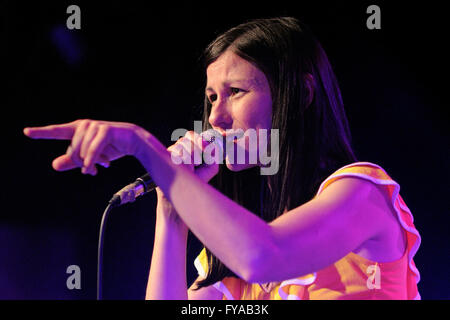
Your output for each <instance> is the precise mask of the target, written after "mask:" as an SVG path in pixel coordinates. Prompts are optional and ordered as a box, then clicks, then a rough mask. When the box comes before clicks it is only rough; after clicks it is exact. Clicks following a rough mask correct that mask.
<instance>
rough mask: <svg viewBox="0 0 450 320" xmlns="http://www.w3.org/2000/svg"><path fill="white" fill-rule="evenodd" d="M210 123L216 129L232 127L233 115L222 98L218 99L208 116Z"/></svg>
mask: <svg viewBox="0 0 450 320" xmlns="http://www.w3.org/2000/svg"><path fill="white" fill-rule="evenodd" d="M208 121H209V124H210V125H211V126H212V127H213V128H215V129H217V128H218V129H223V130H226V129H228V128H231V124H232V117H231V114H230V112H229V110H228V107H227V104H226V103H225V102H224V101H222V99H217V100H216V101H215V103H214V106H213V107H212V108H211V112H210V114H209V118H208Z"/></svg>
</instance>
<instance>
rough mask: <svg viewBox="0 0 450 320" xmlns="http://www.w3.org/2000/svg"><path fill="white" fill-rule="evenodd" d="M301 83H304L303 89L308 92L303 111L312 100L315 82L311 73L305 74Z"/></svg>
mask: <svg viewBox="0 0 450 320" xmlns="http://www.w3.org/2000/svg"><path fill="white" fill-rule="evenodd" d="M303 81H304V82H305V88H306V89H307V90H308V97H307V100H306V101H307V102H306V106H305V109H306V108H308V107H309V106H310V105H311V103H312V102H313V99H314V91H315V82H314V77H313V75H312V74H311V73H307V74H305V75H304V76H303Z"/></svg>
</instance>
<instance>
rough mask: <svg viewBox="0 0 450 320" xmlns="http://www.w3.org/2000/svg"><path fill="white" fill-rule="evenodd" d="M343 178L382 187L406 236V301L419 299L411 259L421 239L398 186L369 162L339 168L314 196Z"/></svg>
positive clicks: (417, 271) (416, 278)
mask: <svg viewBox="0 0 450 320" xmlns="http://www.w3.org/2000/svg"><path fill="white" fill-rule="evenodd" d="M343 177H358V178H361V179H365V180H369V181H371V182H373V183H374V184H377V185H379V186H382V187H383V190H384V191H385V192H386V194H387V195H388V196H389V198H390V200H391V204H392V206H393V208H394V210H395V212H396V213H397V218H398V221H399V223H400V225H401V226H402V228H403V229H404V230H405V231H406V235H407V253H408V272H407V286H408V288H407V290H408V299H415V300H417V299H420V294H419V292H418V289H417V283H418V282H419V281H420V273H419V270H418V269H417V268H416V265H415V263H414V260H413V258H414V256H415V254H416V253H417V250H418V249H419V246H420V242H421V238H420V234H419V232H418V231H417V229H416V227H415V226H414V218H413V215H412V214H411V211H410V210H409V208H408V207H407V206H406V204H405V202H404V201H403V199H402V197H401V196H400V185H399V184H398V183H397V182H395V181H394V180H392V178H391V177H390V176H389V175H388V174H387V173H386V172H385V171H384V170H383V168H381V167H380V166H378V165H376V164H373V163H370V162H355V163H352V164H350V165H347V166H344V167H342V168H340V169H339V170H337V171H336V172H335V173H333V174H332V175H331V176H329V177H328V178H327V179H326V180H325V181H323V182H322V184H321V185H320V187H319V190H318V192H317V195H316V196H318V195H319V194H320V193H321V192H322V191H323V190H324V189H325V188H326V187H327V186H328V185H330V184H331V183H332V182H333V181H336V180H338V179H340V178H343Z"/></svg>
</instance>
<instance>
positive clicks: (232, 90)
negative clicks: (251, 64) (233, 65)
mask: <svg viewBox="0 0 450 320" xmlns="http://www.w3.org/2000/svg"><path fill="white" fill-rule="evenodd" d="M230 91H231V95H235V94H238V93H240V92H243V91H244V90H242V89H239V88H233V87H232V88H230Z"/></svg>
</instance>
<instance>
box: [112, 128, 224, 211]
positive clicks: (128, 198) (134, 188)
mask: <svg viewBox="0 0 450 320" xmlns="http://www.w3.org/2000/svg"><path fill="white" fill-rule="evenodd" d="M200 135H201V136H202V137H203V139H205V140H207V141H209V142H210V143H214V144H215V145H216V146H217V147H219V148H220V150H221V151H222V153H223V150H224V148H223V141H222V139H223V137H222V135H221V134H220V133H219V132H217V131H215V130H214V129H209V130H207V131H204V132H202V133H201V134H200ZM197 167H201V165H200V166H197ZM156 187H157V185H156V183H155V182H154V181H153V179H152V177H150V174H148V173H146V174H144V175H143V176H141V177H139V178H137V179H136V180H135V181H134V182H133V183H130V184H129V185H127V186H125V187H124V188H122V189H120V190H119V191H118V192H116V193H115V194H114V195H113V197H112V198H111V200H109V204H110V206H111V207H118V206H121V205H123V204H125V203H128V202H134V201H135V200H136V199H137V198H139V197H141V196H143V195H145V194H147V193H150V192H152V191H153V190H155V189H156Z"/></svg>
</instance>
